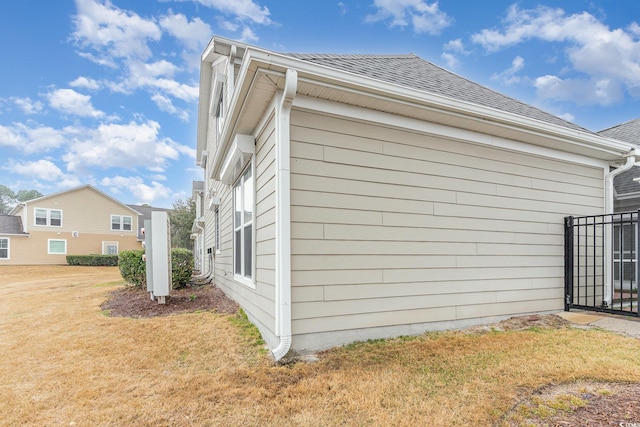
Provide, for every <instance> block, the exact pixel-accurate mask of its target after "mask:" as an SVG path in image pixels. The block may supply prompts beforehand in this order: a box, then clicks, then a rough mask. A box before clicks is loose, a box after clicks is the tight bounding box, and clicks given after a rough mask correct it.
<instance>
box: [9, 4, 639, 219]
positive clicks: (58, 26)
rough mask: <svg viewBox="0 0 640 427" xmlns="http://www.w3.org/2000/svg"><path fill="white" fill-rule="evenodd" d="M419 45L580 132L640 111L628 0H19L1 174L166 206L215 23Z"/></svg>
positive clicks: (189, 155)
mask: <svg viewBox="0 0 640 427" xmlns="http://www.w3.org/2000/svg"><path fill="white" fill-rule="evenodd" d="M214 34H216V35H221V36H224V37H227V38H231V39H235V40H240V41H243V42H246V43H249V44H252V45H256V46H260V47H263V48H266V49H271V50H275V51H280V52H304V53H410V52H411V53H415V54H417V55H419V56H421V57H422V58H424V59H426V60H428V61H431V62H433V63H435V64H437V65H440V66H442V67H444V68H447V69H449V70H451V71H453V72H455V73H457V74H459V75H461V76H463V77H466V78H469V79H471V80H474V81H476V82H478V83H480V84H483V85H485V86H488V87H491V88H492V89H494V90H497V91H499V92H502V93H504V94H506V95H509V96H512V97H514V98H517V99H520V100H522V101H525V102H527V103H530V104H532V105H535V106H537V107H539V108H542V109H544V110H546V111H548V112H550V113H553V114H556V115H558V116H560V117H563V118H565V119H568V120H570V121H573V122H575V123H577V124H579V125H581V126H583V127H585V128H587V129H590V130H594V131H597V130H602V129H605V128H608V127H610V126H613V125H616V124H618V123H622V122H625V121H628V120H631V119H634V118H638V117H640V108H639V107H640V3H638V2H637V1H635V0H601V1H585V0H567V1H561V2H560V1H555V2H553V1H544V0H539V1H528V0H522V1H502V0H491V1H468V0H440V1H439V2H435V1H430V0H342V1H334V0H322V1H312V0H297V1H294V0H292V1H276V0H264V1H262V0H159V1H152V0H145V1H139V0H112V1H105V0H75V1H72V0H58V1H50V0H22V1H5V2H2V4H1V5H0V40H2V48H1V49H2V59H3V60H2V66H1V67H0V81H1V82H2V84H0V159H1V161H0V176H1V177H2V179H0V184H3V185H6V186H7V187H9V188H11V189H12V190H14V191H18V190H30V189H36V190H38V191H40V192H41V193H43V194H49V193H53V192H57V191H61V190H65V189H68V188H72V187H76V186H79V185H83V184H91V185H94V186H96V187H97V188H99V189H100V190H102V191H104V192H106V193H108V194H110V195H112V196H114V197H116V198H117V199H119V200H121V201H122V202H125V203H149V204H152V205H154V206H159V207H171V205H172V204H173V202H174V201H175V200H177V199H179V198H181V199H183V200H184V199H186V198H187V197H189V196H190V193H191V181H192V180H197V179H202V172H201V170H200V169H199V168H197V167H196V166H195V158H194V155H195V136H196V121H197V113H196V107H197V101H198V99H197V98H198V73H199V70H198V66H199V56H200V54H201V52H202V50H203V49H204V47H205V46H206V44H207V43H208V41H209V39H210V38H211V36H212V35H214Z"/></svg>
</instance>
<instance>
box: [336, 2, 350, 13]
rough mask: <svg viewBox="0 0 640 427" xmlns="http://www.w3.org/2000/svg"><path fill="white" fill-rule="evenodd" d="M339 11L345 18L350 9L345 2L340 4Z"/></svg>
mask: <svg viewBox="0 0 640 427" xmlns="http://www.w3.org/2000/svg"><path fill="white" fill-rule="evenodd" d="M338 9H339V11H340V16H345V15H346V14H347V12H348V11H349V9H348V8H347V5H346V4H344V3H343V2H341V1H340V2H338Z"/></svg>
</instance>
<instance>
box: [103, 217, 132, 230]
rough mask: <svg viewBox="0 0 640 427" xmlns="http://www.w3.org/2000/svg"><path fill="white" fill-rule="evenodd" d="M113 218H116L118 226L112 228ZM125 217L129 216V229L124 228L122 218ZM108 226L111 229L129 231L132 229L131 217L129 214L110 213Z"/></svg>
mask: <svg viewBox="0 0 640 427" xmlns="http://www.w3.org/2000/svg"><path fill="white" fill-rule="evenodd" d="M114 218H118V225H119V227H120V228H113V223H114V221H113V219H114ZM125 218H129V226H130V227H131V228H130V229H129V230H125V229H124V219H125ZM109 228H110V229H111V231H126V232H131V231H133V217H132V216H129V215H117V214H111V216H110V217H109Z"/></svg>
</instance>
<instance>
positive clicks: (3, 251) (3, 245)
mask: <svg viewBox="0 0 640 427" xmlns="http://www.w3.org/2000/svg"><path fill="white" fill-rule="evenodd" d="M0 259H9V238H7V237H2V238H0Z"/></svg>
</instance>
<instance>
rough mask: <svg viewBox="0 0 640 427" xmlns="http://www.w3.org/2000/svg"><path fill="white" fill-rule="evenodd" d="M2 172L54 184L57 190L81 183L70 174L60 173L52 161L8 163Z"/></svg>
mask: <svg viewBox="0 0 640 427" xmlns="http://www.w3.org/2000/svg"><path fill="white" fill-rule="evenodd" d="M3 169H4V170H7V171H10V172H11V173H13V174H15V175H21V176H25V177H28V178H32V179H33V180H35V181H42V182H47V183H49V184H51V183H54V184H55V186H56V187H58V188H69V187H76V186H79V185H81V183H82V182H81V181H80V180H79V179H78V178H77V177H75V176H73V175H70V174H66V173H64V172H62V170H61V169H60V168H59V167H58V166H56V165H55V164H54V163H53V162H52V161H50V160H45V159H40V160H36V161H22V162H16V161H9V162H8V164H7V166H4V167H3Z"/></svg>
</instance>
